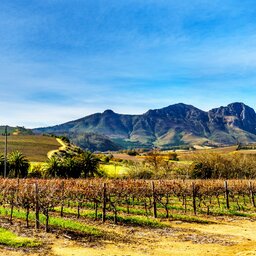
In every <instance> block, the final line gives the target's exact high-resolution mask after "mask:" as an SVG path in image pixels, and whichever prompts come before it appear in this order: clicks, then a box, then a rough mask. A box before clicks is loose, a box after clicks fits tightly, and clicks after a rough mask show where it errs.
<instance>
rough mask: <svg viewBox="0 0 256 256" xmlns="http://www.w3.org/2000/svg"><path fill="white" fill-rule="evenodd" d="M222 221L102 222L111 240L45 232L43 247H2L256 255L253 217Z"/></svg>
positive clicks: (108, 253) (121, 255) (61, 254)
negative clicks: (147, 225)
mask: <svg viewBox="0 0 256 256" xmlns="http://www.w3.org/2000/svg"><path fill="white" fill-rule="evenodd" d="M217 221H218V222H219V223H218V224H210V225H205V224H204V225H203V224H190V223H181V222H173V223H172V224H171V227H170V228H165V229H148V228H140V227H125V226H115V225H111V224H109V225H106V226H103V225H101V226H100V227H101V228H104V230H105V231H107V232H109V233H110V234H112V235H111V237H112V238H111V239H108V240H94V241H90V239H89V238H79V239H77V240H72V239H68V238H65V237H64V236H63V235H56V234H55V233H54V234H43V233H42V234H41V235H39V237H38V238H39V239H41V240H42V241H44V246H43V247H42V248H39V249H33V250H27V249H19V250H18V249H11V248H5V247H3V246H2V247H0V255H8V256H24V255H28V256H39V255H51V256H87V255H88V256H183V255H184V256H185V255H189V256H192V255H197V256H203V255H209V256H213V255H228V256H235V255H236V256H252V255H256V232H255V230H256V222H255V221H253V220H245V219H240V218H235V219H225V220H223V219H218V220H217Z"/></svg>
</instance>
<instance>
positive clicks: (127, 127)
mask: <svg viewBox="0 0 256 256" xmlns="http://www.w3.org/2000/svg"><path fill="white" fill-rule="evenodd" d="M33 132H34V133H37V134H42V133H49V134H56V135H66V136H68V137H69V138H70V139H71V140H72V141H73V142H74V143H77V144H78V145H79V146H81V147H83V148H90V149H93V150H104V151H105V150H106V149H109V150H112V149H113V150H114V149H115V148H120V147H123V148H138V147H147V148H150V147H160V148H169V147H172V146H180V145H195V144H197V145H232V144H237V143H243V144H246V143H252V142H256V114H255V111H254V110H253V109H252V108H250V107H249V106H246V105H245V104H243V103H232V104H229V105H228V106H225V107H219V108H215V109H212V110H210V111H208V112H205V111H202V110H200V109H198V108H196V107H194V106H191V105H186V104H183V103H179V104H174V105H170V106H168V107H165V108H162V109H154V110H149V111H147V112H146V113H144V114H142V115H123V114H117V113H115V112H113V111H112V110H106V111H104V112H103V113H96V114H93V115H89V116H86V117H83V118H81V119H78V120H75V121H71V122H68V123H64V124H61V125H56V126H52V127H46V128H38V129H33ZM102 136H103V137H102ZM103 138H104V140H103ZM102 140H103V141H105V142H103V141H102ZM103 148H104V149H103Z"/></svg>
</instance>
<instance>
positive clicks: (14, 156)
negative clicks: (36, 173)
mask: <svg viewBox="0 0 256 256" xmlns="http://www.w3.org/2000/svg"><path fill="white" fill-rule="evenodd" d="M8 162H9V174H8V176H9V177H15V178H25V177H27V175H28V168H29V162H28V160H27V159H26V157H25V156H24V155H23V154H22V153H21V152H19V151H14V152H12V153H11V154H10V155H9V156H8Z"/></svg>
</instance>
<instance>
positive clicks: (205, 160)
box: [190, 153, 256, 179]
mask: <svg viewBox="0 0 256 256" xmlns="http://www.w3.org/2000/svg"><path fill="white" fill-rule="evenodd" d="M193 160H194V168H193V169H192V171H191V173H190V177H191V178H195V179H197V178H199V179H232V178H250V179H252V178H255V177H256V156H255V155H251V156H250V155H241V154H238V153H235V154H234V153H233V154H228V155H227V154H226V155H224V154H220V153H204V154H195V155H194V156H193Z"/></svg>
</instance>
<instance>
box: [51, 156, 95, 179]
mask: <svg viewBox="0 0 256 256" xmlns="http://www.w3.org/2000/svg"><path fill="white" fill-rule="evenodd" d="M98 169H99V159H98V158H96V157H95V155H94V154H92V153H91V152H90V151H85V152H82V153H80V154H77V155H66V156H62V157H57V156H53V157H51V158H50V159H49V160H48V162H47V166H46V176H47V177H52V178H57V177H59V178H86V177H94V176H97V175H98V174H99V172H98Z"/></svg>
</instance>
